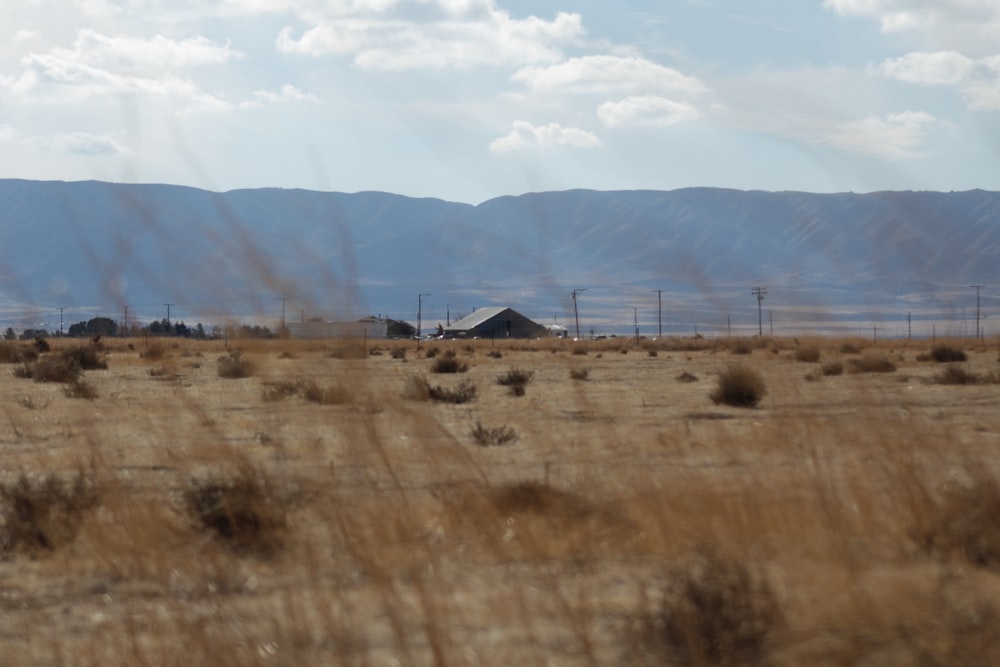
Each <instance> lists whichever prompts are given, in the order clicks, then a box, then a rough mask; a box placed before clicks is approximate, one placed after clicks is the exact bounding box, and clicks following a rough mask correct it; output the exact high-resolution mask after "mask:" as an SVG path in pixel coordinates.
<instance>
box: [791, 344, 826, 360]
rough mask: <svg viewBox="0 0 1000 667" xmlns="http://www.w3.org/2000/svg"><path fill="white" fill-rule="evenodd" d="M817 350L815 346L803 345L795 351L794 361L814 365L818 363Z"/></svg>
mask: <svg viewBox="0 0 1000 667" xmlns="http://www.w3.org/2000/svg"><path fill="white" fill-rule="evenodd" d="M819 356H820V355H819V348H818V347H816V346H815V345H803V346H802V347H799V348H796V350H795V361H802V362H805V363H813V364H814V363H816V362H817V361H819Z"/></svg>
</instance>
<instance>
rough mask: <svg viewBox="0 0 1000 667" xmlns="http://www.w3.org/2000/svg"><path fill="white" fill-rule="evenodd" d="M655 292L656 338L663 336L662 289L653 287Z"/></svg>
mask: <svg viewBox="0 0 1000 667" xmlns="http://www.w3.org/2000/svg"><path fill="white" fill-rule="evenodd" d="M653 291H654V292H656V321H657V324H658V325H659V326H658V328H657V330H656V336H657V337H658V338H663V290H661V289H655V290H653Z"/></svg>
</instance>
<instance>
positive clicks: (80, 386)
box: [63, 377, 97, 401]
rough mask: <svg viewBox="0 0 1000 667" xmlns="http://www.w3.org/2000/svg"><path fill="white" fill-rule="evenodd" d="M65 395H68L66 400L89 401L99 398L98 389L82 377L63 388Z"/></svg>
mask: <svg viewBox="0 0 1000 667" xmlns="http://www.w3.org/2000/svg"><path fill="white" fill-rule="evenodd" d="M63 393H64V394H65V395H66V398H83V399H86V400H88V401H92V400H94V399H95V398H97V388H96V387H94V385H92V384H90V383H89V382H87V381H86V380H84V379H83V378H82V377H78V378H76V379H75V380H73V381H71V382H69V383H67V385H66V386H65V387H64V388H63Z"/></svg>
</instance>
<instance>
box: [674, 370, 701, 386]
mask: <svg viewBox="0 0 1000 667" xmlns="http://www.w3.org/2000/svg"><path fill="white" fill-rule="evenodd" d="M674 379H675V380H677V381H678V382H684V383H690V382H697V381H698V376H697V375H694V374H693V373H688V372H687V371H684V372H683V373H681V374H680V375H678V376H677V377H676V378H674Z"/></svg>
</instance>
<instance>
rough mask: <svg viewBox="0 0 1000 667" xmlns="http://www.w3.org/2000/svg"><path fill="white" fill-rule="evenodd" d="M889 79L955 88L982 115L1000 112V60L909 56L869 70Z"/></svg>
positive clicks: (942, 53)
mask: <svg viewBox="0 0 1000 667" xmlns="http://www.w3.org/2000/svg"><path fill="white" fill-rule="evenodd" d="M869 71H872V72H874V73H877V74H881V75H882V76H885V77H887V78H890V79H896V80H899V81H905V82H907V83H916V84H924V85H949V86H956V87H958V89H959V90H960V91H961V92H962V95H963V96H964V97H965V98H966V100H967V101H968V103H969V107H970V108H972V109H975V110H979V111H998V110H1000V56H991V57H989V58H979V59H973V58H968V57H966V56H964V55H962V54H960V53H957V52H955V51H937V52H930V53H927V52H916V53H908V54H906V55H904V56H902V57H899V58H891V59H889V60H885V61H883V62H882V63H881V64H879V65H876V66H872V67H870V68H869Z"/></svg>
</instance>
